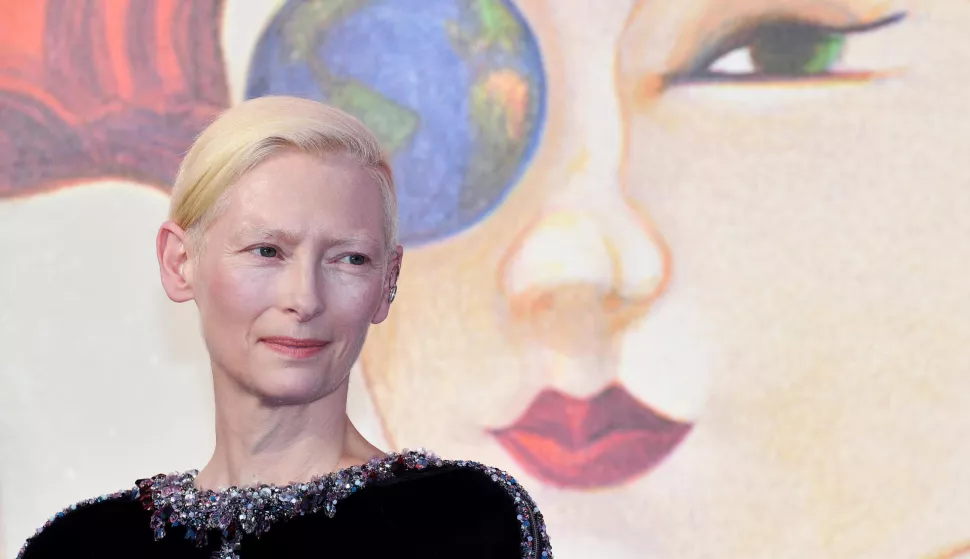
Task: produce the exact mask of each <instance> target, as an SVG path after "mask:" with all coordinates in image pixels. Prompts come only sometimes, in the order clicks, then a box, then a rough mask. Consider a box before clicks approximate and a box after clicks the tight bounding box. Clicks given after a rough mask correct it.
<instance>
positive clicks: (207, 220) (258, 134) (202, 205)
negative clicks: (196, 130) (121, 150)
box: [169, 96, 398, 252]
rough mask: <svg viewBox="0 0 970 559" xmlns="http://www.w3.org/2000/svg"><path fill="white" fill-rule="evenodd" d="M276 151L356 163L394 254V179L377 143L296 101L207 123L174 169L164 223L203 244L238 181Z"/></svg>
mask: <svg viewBox="0 0 970 559" xmlns="http://www.w3.org/2000/svg"><path fill="white" fill-rule="evenodd" d="M282 150H298V151H301V152H304V153H308V154H330V153H341V154H345V155H348V156H350V157H351V158H352V159H353V160H355V161H357V162H358V163H360V165H361V166H362V167H363V168H364V169H365V170H367V172H368V173H370V174H371V176H373V178H374V180H375V181H376V182H377V184H378V185H379V186H380V189H381V198H382V199H383V202H384V208H383V209H384V239H385V242H386V249H387V250H388V251H390V252H393V251H394V249H395V248H396V247H397V242H398V241H397V198H396V196H395V193H394V177H393V174H392V172H391V167H390V165H389V164H388V162H387V159H386V157H385V155H384V152H383V151H382V150H381V146H380V144H379V143H378V141H377V139H376V138H375V137H374V135H373V133H371V131H370V130H368V129H367V127H366V126H364V124H363V123H361V122H360V121H359V120H357V119H356V118H354V117H353V116H351V115H349V114H347V113H345V112H343V111H341V110H339V109H336V108H334V107H331V106H329V105H325V104H323V103H318V102H316V101H311V100H309V99H301V98H298V97H285V96H266V97H257V98H255V99H250V100H248V101H244V102H243V103H240V104H239V105H236V106H235V107H232V108H230V109H229V110H227V111H225V112H223V113H222V114H221V115H220V116H219V117H218V118H217V119H216V120H214V121H213V122H212V123H211V124H209V126H207V127H206V129H205V130H203V131H202V133H201V134H200V135H199V137H198V138H196V140H195V141H194V142H193V143H192V147H190V148H189V151H188V153H187V154H186V155H185V158H184V159H183V160H182V164H181V166H180V167H179V171H178V175H177V176H176V178H175V185H174V187H173V189H172V201H171V207H170V210H169V219H171V220H172V221H174V222H175V223H176V224H177V225H178V226H179V227H181V228H182V229H183V230H185V231H186V232H187V233H189V237H190V238H192V239H194V240H196V241H202V240H203V233H204V232H205V231H206V229H208V227H209V225H211V224H212V221H213V220H214V219H215V218H216V217H217V216H218V214H219V211H220V209H221V208H222V207H223V205H224V204H225V201H226V197H227V196H226V195H227V193H228V192H229V190H230V189H231V188H232V186H233V185H234V184H235V183H236V181H237V180H239V178H240V177H241V176H242V175H244V174H245V173H246V172H247V171H249V170H250V169H252V168H254V167H255V166H257V165H259V164H260V163H261V162H263V161H265V160H266V159H267V158H269V157H271V156H273V154H275V153H277V152H280V151H282ZM281 188H285V187H281Z"/></svg>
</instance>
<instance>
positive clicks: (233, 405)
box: [196, 383, 381, 489]
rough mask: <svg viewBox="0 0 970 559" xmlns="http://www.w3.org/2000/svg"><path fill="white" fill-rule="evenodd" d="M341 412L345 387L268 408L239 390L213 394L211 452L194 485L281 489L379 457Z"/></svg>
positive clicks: (345, 414) (219, 487)
mask: <svg viewBox="0 0 970 559" xmlns="http://www.w3.org/2000/svg"><path fill="white" fill-rule="evenodd" d="M346 410H347V383H344V384H342V385H341V386H340V388H338V389H337V390H335V391H334V392H333V393H331V394H329V395H328V396H326V397H324V398H322V399H320V400H317V401H315V402H312V403H309V404H301V405H293V406H273V405H267V404H266V403H265V402H263V401H261V400H260V399H259V398H258V397H256V396H254V395H251V394H246V393H244V392H243V391H242V390H217V397H216V446H215V450H214V451H213V454H212V458H211V459H210V460H209V463H208V464H207V465H206V466H205V468H203V469H202V471H201V472H199V475H198V476H197V478H196V484H197V485H198V486H199V487H203V488H206V489H224V488H226V487H230V486H236V487H243V486H249V485H255V484H260V483H267V484H274V485H286V484H290V483H294V482H300V481H307V480H309V479H310V478H311V477H313V476H318V475H324V474H328V473H330V472H333V471H335V470H339V469H342V468H346V467H348V466H352V465H356V464H361V463H364V462H366V461H368V460H369V459H371V458H373V457H374V456H377V455H380V454H381V451H380V450H379V449H377V448H376V447H374V446H373V445H371V444H370V443H369V442H367V440H365V439H364V437H363V436H362V435H361V434H360V433H359V432H358V431H357V429H356V428H355V427H354V425H353V424H352V423H351V422H350V419H349V418H348V417H347V411H346Z"/></svg>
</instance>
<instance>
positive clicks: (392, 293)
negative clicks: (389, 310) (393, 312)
mask: <svg viewBox="0 0 970 559" xmlns="http://www.w3.org/2000/svg"><path fill="white" fill-rule="evenodd" d="M395 297H397V286H396V285H392V286H391V290H390V291H389V292H388V294H387V302H388V303H393V302H394V298H395Z"/></svg>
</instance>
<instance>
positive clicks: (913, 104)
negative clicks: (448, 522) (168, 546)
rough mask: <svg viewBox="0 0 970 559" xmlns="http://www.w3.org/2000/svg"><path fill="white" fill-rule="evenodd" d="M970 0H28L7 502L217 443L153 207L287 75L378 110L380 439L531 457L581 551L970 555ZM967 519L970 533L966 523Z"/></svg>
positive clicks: (2, 212) (18, 131)
mask: <svg viewBox="0 0 970 559" xmlns="http://www.w3.org/2000/svg"><path fill="white" fill-rule="evenodd" d="M968 29H970V2H968V1H967V0H935V1H934V0H924V1H915V0H913V1H899V2H895V1H890V0H613V1H611V2H603V1H602V0H517V1H515V2H511V1H505V0H371V1H364V0H286V1H283V0H264V1H260V2H252V1H248V0H191V1H190V0H138V1H135V0H101V1H98V0H70V1H69V0H35V1H33V2H21V1H16V0H2V1H0V239H3V242H4V250H3V257H2V259H0V349H2V352H0V355H2V358H0V525H2V528H0V537H2V541H3V546H4V550H5V553H6V557H7V558H8V559H10V558H12V557H14V556H15V554H16V550H17V549H18V548H19V546H20V544H21V543H22V542H23V540H24V539H25V538H26V537H27V536H28V535H29V534H31V533H32V532H33V530H34V529H35V528H37V527H38V526H40V525H41V524H42V523H43V521H44V519H45V518H46V517H47V516H49V515H50V514H52V513H53V512H55V511H57V510H60V509H61V508H63V507H64V506H66V505H68V504H70V503H71V502H74V501H77V500H80V499H83V498H87V497H90V496H93V495H97V494H101V493H106V492H111V491H114V490H117V489H120V488H123V487H127V486H129V485H130V484H131V482H132V481H133V480H134V479H135V478H138V477H143V476H146V475H151V474H154V473H157V472H160V471H169V470H176V469H187V468H193V467H200V466H201V465H203V464H204V462H205V460H206V459H207V457H208V452H209V448H210V445H211V444H212V436H213V435H212V432H211V429H210V428H209V422H210V419H211V414H212V410H211V406H210V403H209V398H210V397H211V387H210V384H209V378H208V372H207V363H206V357H205V352H204V348H203V347H202V345H201V341H200V339H199V337H198V329H197V326H196V318H195V314H194V309H193V308H192V307H191V306H185V305H183V306H177V305H174V304H172V303H170V302H169V301H168V300H167V299H166V298H165V297H164V294H163V292H162V290H161V289H160V287H159V282H158V276H157V267H156V263H155V256H154V250H153V238H154V234H155V231H156V228H157V226H158V225H159V223H160V222H161V221H162V220H163V219H164V217H165V214H166V209H167V202H168V193H169V187H170V184H171V182H172V179H173V175H174V172H175V170H176V166H177V163H178V161H179V158H180V155H181V154H182V153H183V152H184V151H185V149H186V148H187V146H188V144H189V142H190V141H191V139H192V138H193V136H194V135H195V134H196V133H197V132H198V131H199V130H200V129H201V128H202V127H203V126H204V124H205V123H206V122H207V121H208V120H210V119H211V118H213V117H214V116H215V115H216V114H218V113H219V112H220V111H222V110H223V109H225V108H227V107H229V106H231V105H233V104H234V103H238V102H240V101H241V100H243V99H246V98H250V97H255V96H261V95H266V94H296V95H301V96H306V97H310V98H314V99H319V100H323V101H326V102H329V103H333V104H335V105H337V106H339V107H341V108H344V109H346V110H348V111H350V112H352V113H353V114H355V115H357V116H359V117H360V118H361V119H362V120H363V121H364V122H366V123H367V124H368V125H370V126H371V127H373V129H374V130H375V132H376V133H377V134H378V135H379V136H380V138H381V140H382V142H383V143H384V145H385V146H386V147H387V149H388V151H389V153H390V154H391V157H392V158H393V163H394V166H395V169H396V174H397V176H398V180H399V183H398V196H399V199H400V212H401V231H402V235H403V239H404V244H405V250H406V254H407V257H406V266H405V268H404V275H403V277H402V278H401V284H400V293H399V296H398V299H397V302H395V304H394V309H393V312H392V314H391V318H390V319H389V321H388V322H386V323H384V324H382V325H381V326H380V327H378V328H377V329H376V330H375V331H374V332H373V334H372V336H371V337H370V339H369V341H368V343H367V345H366V347H365V350H364V353H363V356H362V358H361V359H360V362H359V363H358V367H357V369H356V370H355V372H354V376H353V379H352V402H351V407H352V413H353V416H354V418H355V419H356V420H357V421H359V422H360V423H361V425H362V427H363V429H364V431H365V433H366V434H367V435H368V436H370V437H371V438H372V439H373V440H374V441H375V442H377V443H378V444H380V445H383V446H385V447H387V448H404V447H415V446H425V447H428V448H431V449H434V450H436V451H437V452H438V453H440V454H442V455H445V456H448V457H463V458H474V459H478V460H481V461H484V462H488V463H491V464H494V465H496V466H500V467H503V468H505V469H508V470H510V471H512V472H514V473H516V474H517V475H518V476H519V477H521V478H522V479H523V481H524V482H525V483H526V485H527V486H528V487H529V488H530V489H531V491H532V493H533V494H534V496H535V497H536V499H537V501H538V502H539V503H540V505H541V506H542V508H543V509H544V511H545V513H546V516H547V519H548V521H549V525H550V530H551V534H552V537H553V545H554V547H555V549H556V552H557V556H559V557H561V558H564V559H580V558H587V557H612V558H620V559H633V558H651V559H701V558H718V559H720V558H746V559H748V558H771V559H777V558H793V559H802V558H804V559H818V558H833V559H839V558H845V559H859V558H868V557H872V558H879V559H933V558H937V559H938V558H944V557H961V556H962V557H970V554H964V551H963V550H964V546H965V545H966V544H967V542H970V524H968V523H967V520H966V519H967V518H968V517H970V445H968V444H966V441H967V440H968V438H970V389H968V388H967V387H968V384H967V378H968V374H970V344H968V342H970V284H968V280H967V278H968V277H970V219H968V218H967V216H968V215H970V167H968V166H967V163H966V158H967V154H968V153H970V112H968V100H970V63H968V62H970V36H968V34H967V30H968ZM961 554H963V555H961Z"/></svg>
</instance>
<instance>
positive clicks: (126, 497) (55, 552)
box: [17, 487, 150, 559]
mask: <svg viewBox="0 0 970 559" xmlns="http://www.w3.org/2000/svg"><path fill="white" fill-rule="evenodd" d="M138 497H139V491H138V488H137V487H133V488H131V489H126V490H123V491H118V492H116V493H109V494H105V495H100V496H98V497H94V498H92V499H86V500H84V501H80V502H77V503H74V504H72V505H70V506H68V507H66V508H64V509H63V510H61V511H59V512H57V513H56V514H54V515H53V516H51V517H50V518H48V519H47V521H46V522H45V523H44V524H43V525H42V526H41V527H40V528H38V529H37V531H36V532H35V533H34V535H33V536H31V537H30V538H28V539H27V541H26V543H24V545H23V547H22V548H21V550H20V553H19V554H18V555H17V557H18V559H35V558H47V557H69V556H72V555H73V554H75V553H77V552H78V550H79V549H86V550H92V551H97V550H98V549H101V550H103V551H105V552H106V553H105V554H102V555H110V550H111V549H113V548H116V547H117V546H119V545H121V546H128V544H131V543H134V542H132V541H130V540H132V538H133V536H135V535H137V534H138V533H139V532H140V531H139V530H137V529H135V528H137V527H139V526H147V523H146V522H147V518H148V517H147V516H146V512H145V510H144V508H143V507H142V506H141V503H139V501H138ZM149 535H150V534H149ZM128 549H129V550H131V548H130V547H128Z"/></svg>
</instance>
